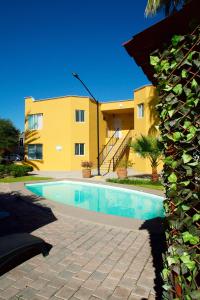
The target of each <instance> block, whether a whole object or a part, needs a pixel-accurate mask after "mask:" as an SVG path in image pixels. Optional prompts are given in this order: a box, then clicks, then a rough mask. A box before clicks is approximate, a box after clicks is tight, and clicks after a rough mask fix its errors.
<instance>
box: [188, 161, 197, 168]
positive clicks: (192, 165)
mask: <svg viewBox="0 0 200 300" xmlns="http://www.w3.org/2000/svg"><path fill="white" fill-rule="evenodd" d="M198 164H199V163H198V161H194V162H192V163H189V164H188V165H189V166H191V167H195V166H197V165H198Z"/></svg>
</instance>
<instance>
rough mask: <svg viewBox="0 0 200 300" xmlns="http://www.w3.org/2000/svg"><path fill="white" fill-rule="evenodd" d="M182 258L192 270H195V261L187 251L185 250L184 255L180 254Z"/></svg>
mask: <svg viewBox="0 0 200 300" xmlns="http://www.w3.org/2000/svg"><path fill="white" fill-rule="evenodd" d="M180 259H181V261H182V262H183V263H184V264H185V265H186V267H187V268H188V269H189V270H191V271H192V270H194V268H195V262H194V261H192V260H191V259H190V256H189V254H187V253H186V252H184V253H183V255H181V256H180Z"/></svg>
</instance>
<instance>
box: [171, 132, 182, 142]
mask: <svg viewBox="0 0 200 300" xmlns="http://www.w3.org/2000/svg"><path fill="white" fill-rule="evenodd" d="M182 136H183V135H182V133H181V132H178V131H176V132H174V133H173V141H175V142H177V141H180V140H181V138H182Z"/></svg>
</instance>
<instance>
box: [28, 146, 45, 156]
mask: <svg viewBox="0 0 200 300" xmlns="http://www.w3.org/2000/svg"><path fill="white" fill-rule="evenodd" d="M42 157H43V151H42V144H29V145H28V159H42Z"/></svg>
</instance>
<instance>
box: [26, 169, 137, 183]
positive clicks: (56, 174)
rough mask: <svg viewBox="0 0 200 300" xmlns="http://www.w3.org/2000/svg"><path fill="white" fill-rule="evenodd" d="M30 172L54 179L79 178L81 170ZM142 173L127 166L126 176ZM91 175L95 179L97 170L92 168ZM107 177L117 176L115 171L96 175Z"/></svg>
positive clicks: (102, 177) (103, 179) (104, 178)
mask: <svg viewBox="0 0 200 300" xmlns="http://www.w3.org/2000/svg"><path fill="white" fill-rule="evenodd" d="M31 173H32V174H35V175H36V176H45V177H52V178H55V179H61V178H76V179H80V178H82V171H81V170H79V171H36V170H35V171H33V172H31ZM141 174H142V173H140V172H136V171H135V170H134V169H133V168H128V176H134V175H141ZM92 175H93V176H94V177H93V178H91V180H93V179H94V180H95V178H96V177H95V176H96V175H97V170H95V169H93V170H92ZM107 178H117V174H116V172H109V173H107V174H106V175H104V176H101V178H100V177H99V176H98V180H102V181H105V180H106V179H107Z"/></svg>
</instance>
